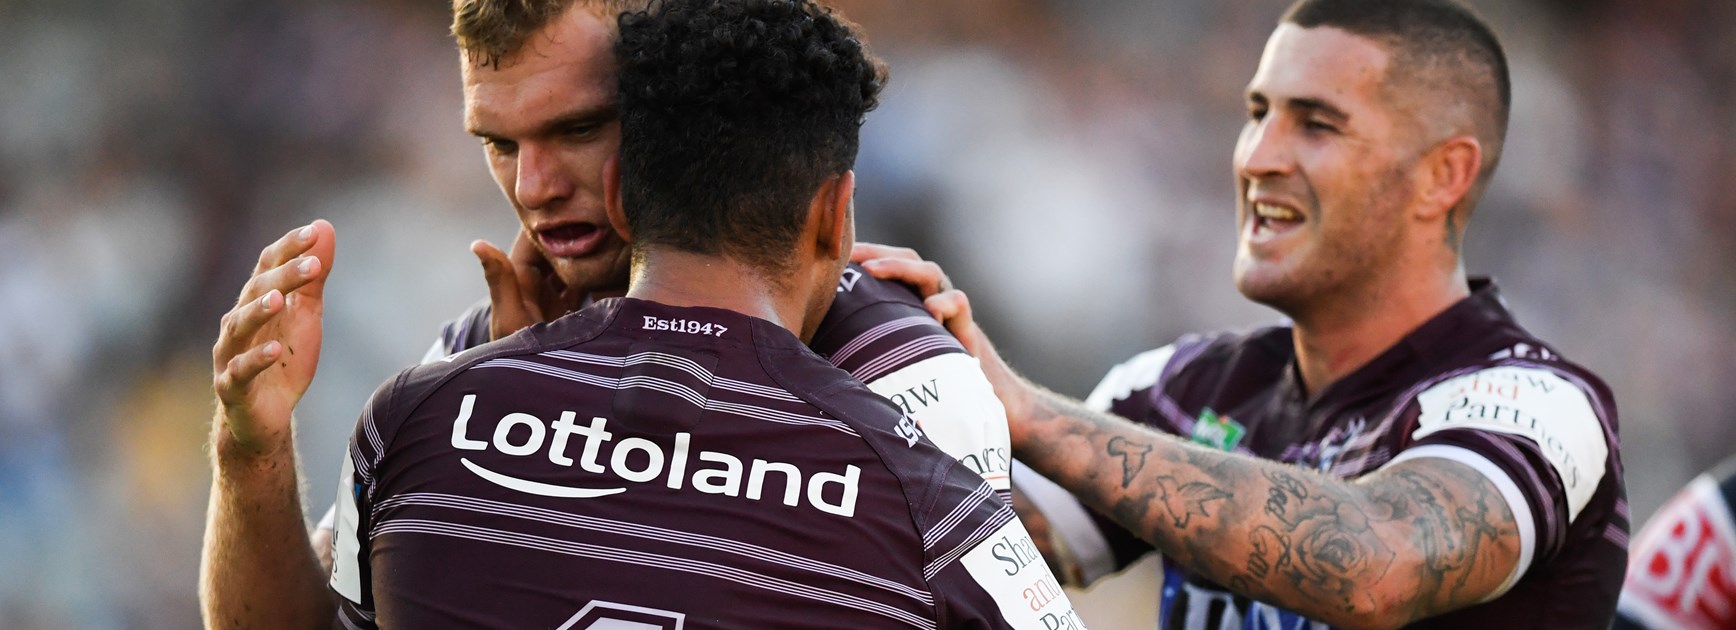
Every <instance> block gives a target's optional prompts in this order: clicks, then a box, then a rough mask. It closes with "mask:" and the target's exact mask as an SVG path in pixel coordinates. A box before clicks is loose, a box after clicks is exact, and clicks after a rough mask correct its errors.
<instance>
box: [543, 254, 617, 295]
mask: <svg viewBox="0 0 1736 630" xmlns="http://www.w3.org/2000/svg"><path fill="white" fill-rule="evenodd" d="M552 263H553V265H552V266H553V267H554V271H555V276H557V277H559V278H560V280H561V282H563V283H565V284H566V286H567V291H568V292H577V293H578V294H583V295H589V294H594V293H603V294H617V295H618V294H621V293H625V292H626V290H627V271H628V265H627V256H626V255H625V253H624V252H621V251H613V250H610V251H604V252H597V253H595V254H592V255H589V256H581V257H577V258H555V259H553V260H552Z"/></svg>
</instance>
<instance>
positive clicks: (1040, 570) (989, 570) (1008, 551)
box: [961, 518, 1085, 630]
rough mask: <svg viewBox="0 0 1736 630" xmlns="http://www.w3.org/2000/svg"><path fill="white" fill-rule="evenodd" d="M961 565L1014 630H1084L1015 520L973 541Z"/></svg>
mask: <svg viewBox="0 0 1736 630" xmlns="http://www.w3.org/2000/svg"><path fill="white" fill-rule="evenodd" d="M961 562H962V563H963V564H964V568H965V570H966V571H969V572H970V575H971V577H972V578H973V579H975V580H976V582H977V585H978V586H981V587H982V589H983V591H984V592H987V593H988V594H989V597H990V598H993V599H994V600H995V605H996V606H999V607H1000V609H1001V617H1002V618H1003V619H1005V620H1006V622H1007V625H1008V626H1009V627H1011V628H1013V629H1014V630H1064V629H1082V628H1084V627H1085V623H1084V622H1083V621H1080V619H1079V615H1078V613H1075V612H1073V602H1072V601H1069V600H1068V599H1067V593H1066V592H1065V591H1063V590H1061V583H1060V582H1059V581H1057V580H1056V579H1055V574H1054V573H1051V572H1050V571H1049V565H1048V563H1046V562H1043V556H1042V554H1040V553H1038V552H1037V544H1036V542H1034V541H1032V540H1031V534H1030V533H1029V532H1026V531H1025V525H1024V524H1023V523H1020V522H1019V519H1016V518H1015V519H1013V520H1011V521H1008V522H1007V524H1006V525H1002V526H1001V528H1000V530H999V531H996V532H995V533H994V534H993V535H990V536H989V537H988V538H987V539H985V540H983V541H982V542H980V543H977V546H976V548H975V549H972V550H970V553H967V554H965V555H964V557H963V558H962V559H961Z"/></svg>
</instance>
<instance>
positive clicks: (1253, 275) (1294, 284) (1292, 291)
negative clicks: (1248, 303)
mask: <svg viewBox="0 0 1736 630" xmlns="http://www.w3.org/2000/svg"><path fill="white" fill-rule="evenodd" d="M1288 267H1289V265H1285V264H1283V263H1282V262H1280V261H1270V260H1267V261H1262V260H1254V259H1252V258H1251V257H1248V256H1246V255H1241V256H1237V257H1236V265H1235V283H1236V290H1237V291H1239V292H1241V294H1242V296H1243V297H1246V298H1248V299H1249V300H1252V301H1254V302H1257V303H1260V304H1265V305H1267V306H1272V307H1277V308H1280V309H1281V308H1282V305H1284V304H1287V303H1289V302H1291V301H1292V300H1293V298H1294V296H1295V295H1296V294H1298V293H1299V292H1300V290H1301V287H1300V286H1299V284H1300V283H1299V282H1298V281H1297V278H1296V276H1297V274H1296V273H1295V270H1294V269H1290V268H1288Z"/></svg>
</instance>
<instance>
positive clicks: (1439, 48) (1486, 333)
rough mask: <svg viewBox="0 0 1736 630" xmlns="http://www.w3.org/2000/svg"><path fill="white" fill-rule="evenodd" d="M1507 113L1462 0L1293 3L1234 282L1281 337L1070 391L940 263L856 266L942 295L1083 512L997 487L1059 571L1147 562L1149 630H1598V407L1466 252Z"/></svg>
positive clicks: (1254, 142) (1173, 356)
mask: <svg viewBox="0 0 1736 630" xmlns="http://www.w3.org/2000/svg"><path fill="white" fill-rule="evenodd" d="M1508 103H1509V86H1508V75H1507V66H1506V62H1505V60H1504V56H1503V53H1502V50H1501V47H1500V45H1499V44H1498V43H1497V41H1496V39H1495V36H1494V35H1493V34H1492V33H1491V32H1490V30H1489V29H1488V27H1486V26H1485V25H1484V24H1483V23H1482V22H1481V21H1480V20H1479V19H1478V18H1476V17H1475V16H1474V15H1473V14H1472V13H1470V12H1469V11H1468V10H1466V9H1465V8H1463V7H1462V6H1460V5H1458V4H1456V3H1453V2H1450V1H1447V0H1302V1H1300V2H1297V3H1296V4H1294V5H1292V7H1291V8H1290V10H1289V12H1288V13H1286V14H1285V15H1284V17H1283V19H1282V20H1281V22H1280V23H1279V25H1278V27H1277V29H1276V30H1275V31H1274V32H1273V33H1272V36H1271V38H1270V40H1269V41H1268V42H1267V45H1266V50H1265V54H1264V56H1263V57H1262V58H1261V60H1260V65H1259V68H1258V70H1257V71H1256V72H1255V74H1254V77H1253V80H1252V81H1251V82H1250V83H1249V85H1248V90H1247V109H1248V120H1247V123H1246V125H1245V126H1244V127H1243V129H1242V133H1241V136H1240V138H1239V139H1238V141H1237V144H1236V150H1235V157H1234V167H1235V175H1236V182H1237V188H1236V193H1237V199H1236V202H1237V204H1236V207H1237V214H1236V218H1237V222H1236V225H1237V227H1238V228H1239V231H1238V248H1237V253H1236V262H1235V267H1234V278H1235V282H1236V286H1237V288H1238V289H1239V290H1241V292H1242V293H1243V294H1244V295H1246V296H1247V297H1248V298H1249V299H1252V300H1254V301H1256V302H1260V303H1262V304H1266V305H1269V306H1272V307H1274V308H1276V309H1277V310H1279V311H1281V312H1283V313H1284V314H1285V315H1286V316H1288V318H1289V321H1288V322H1286V323H1284V324H1282V325H1278V326H1273V327H1269V328H1263V329H1259V330H1254V331H1250V332H1240V333H1219V334H1208V335H1197V336H1187V337H1183V338H1182V339H1180V340H1178V341H1176V342H1175V343H1174V344H1171V345H1169V346H1166V347H1163V348H1161V349H1158V350H1153V351H1150V352H1146V353H1144V354H1140V355H1138V356H1137V357H1134V358H1133V359H1132V360H1131V361H1128V362H1127V363H1124V364H1122V365H1120V366H1119V367H1116V368H1115V369H1114V370H1112V371H1111V372H1110V373H1109V375H1108V376H1107V377H1106V378H1105V379H1104V380H1103V382H1102V384H1101V385H1100V386H1099V387H1098V388H1097V390H1096V391H1095V392H1094V393H1092V394H1091V396H1090V398H1089V399H1088V400H1086V401H1084V402H1083V403H1080V402H1076V401H1072V400H1069V399H1067V398H1065V397H1062V396H1059V395H1056V394H1053V393H1050V392H1048V391H1046V390H1044V389H1042V388H1041V387H1039V386H1037V385H1034V384H1032V383H1030V382H1029V381H1026V380H1023V379H1022V378H1019V377H1017V376H1015V375H1013V374H1012V372H1011V371H1009V370H1008V369H1007V368H1006V366H1005V364H1004V363H1001V362H1000V361H999V360H998V359H997V358H996V356H995V354H994V351H993V347H992V346H991V345H990V344H989V342H988V340H987V339H986V338H984V337H983V336H982V333H981V330H980V329H978V328H977V327H976V326H975V324H973V323H972V322H971V319H970V317H969V309H968V304H967V303H966V302H965V300H964V297H963V294H961V293H957V292H946V291H944V289H945V288H946V283H945V282H944V276H942V275H941V273H940V271H939V270H938V268H935V267H934V266H933V265H932V264H930V263H925V262H922V261H920V260H919V259H915V256H914V254H913V253H911V252H908V251H899V250H891V249H886V248H876V247H861V248H858V249H859V250H860V251H859V256H858V257H859V258H881V260H878V261H870V263H869V264H868V268H869V270H870V271H871V272H873V273H875V274H879V275H885V276H888V277H893V276H896V277H902V278H905V279H907V280H911V281H913V282H916V283H919V284H922V285H923V286H924V287H925V292H927V293H930V294H934V295H933V296H932V297H930V298H928V302H929V306H930V307H931V308H932V309H933V310H935V311H936V312H937V313H938V314H941V315H944V316H948V317H950V319H949V326H950V327H951V328H952V329H953V330H954V332H956V333H958V334H959V337H960V339H961V340H962V341H964V342H965V346H966V347H967V348H970V349H971V350H972V351H973V352H974V353H976V354H978V355H979V356H981V357H982V358H983V359H984V360H983V363H984V366H985V370H986V371H987V372H988V373H989V376H990V380H991V381H992V382H994V384H995V389H996V391H997V392H998V393H999V394H1000V396H1001V399H1002V401H1003V402H1004V403H1005V404H1006V406H1007V415H1008V419H1009V421H1010V422H1011V423H1012V437H1013V445H1014V452H1015V454H1016V455H1017V456H1018V457H1019V458H1020V461H1022V462H1025V463H1026V464H1028V465H1029V466H1030V468H1031V469H1033V470H1035V471H1037V472H1039V473H1042V474H1043V475H1046V476H1048V477H1049V478H1051V479H1053V480H1054V481H1055V482H1056V483H1058V484H1059V486H1060V488H1064V489H1065V490H1066V491H1068V492H1070V493H1071V494H1072V495H1073V496H1074V497H1077V499H1078V500H1077V502H1075V500H1074V499H1073V498H1071V497H1069V496H1068V493H1067V492H1051V493H1045V492H1040V491H1037V490H1035V489H1033V488H1030V487H1026V484H1025V483H1024V481H1022V480H1019V479H1017V478H1016V479H1015V481H1016V482H1017V483H1018V485H1020V487H1021V490H1023V491H1025V492H1026V493H1027V495H1028V496H1029V497H1030V498H1031V499H1032V501H1033V503H1035V504H1036V505H1037V506H1039V507H1040V508H1041V509H1042V510H1043V513H1044V515H1045V516H1046V517H1047V519H1046V520H1047V521H1048V522H1049V523H1050V524H1051V525H1052V527H1053V530H1054V532H1055V534H1056V535H1055V536H1053V538H1054V539H1055V542H1056V544H1058V545H1060V546H1062V547H1064V550H1065V552H1066V553H1062V554H1059V555H1061V556H1063V557H1067V558H1071V559H1072V560H1073V562H1074V563H1075V564H1076V565H1077V567H1076V570H1075V571H1070V572H1072V573H1074V574H1075V575H1078V574H1083V577H1084V578H1085V579H1086V580H1090V579H1095V578H1096V577H1098V576H1101V575H1103V574H1106V573H1108V572H1111V571H1114V570H1116V569H1118V568H1120V567H1123V566H1125V565H1126V564H1128V563H1129V562H1130V561H1131V560H1132V559H1134V558H1136V557H1138V556H1139V555H1142V554H1144V553H1146V552H1149V551H1151V550H1152V549H1156V550H1158V551H1159V552H1161V553H1162V554H1163V560H1164V566H1165V580H1164V585H1163V593H1162V603H1161V615H1162V623H1163V626H1164V627H1165V628H1173V629H1183V630H1219V629H1224V628H1298V627H1320V626H1322V625H1327V624H1330V625H1332V626H1340V627H1356V628H1365V627H1366V628H1375V627H1397V626H1407V625H1411V626H1415V627H1451V628H1605V627H1608V625H1609V623H1610V618H1611V615H1612V613H1613V610H1614V607H1615V601H1616V594H1617V592H1618V590H1619V589H1620V587H1621V581H1622V571H1623V567H1624V564H1625V560H1626V554H1627V540H1628V522H1627V518H1628V516H1627V507H1626V503H1625V500H1624V492H1623V485H1622V465H1621V459H1620V456H1619V454H1618V449H1617V446H1618V441H1617V437H1616V436H1617V433H1616V409H1615V403H1614V401H1613V399H1612V397H1611V394H1610V391H1609V389H1608V388H1607V387H1606V386H1605V385H1604V384H1603V383H1602V382H1601V381H1599V379H1598V378H1597V377H1596V375H1594V374H1592V373H1591V372H1589V371H1588V370H1586V369H1585V368H1583V367H1581V366H1579V365H1576V364H1574V363H1572V362H1570V361H1568V360H1567V359H1565V358H1563V357H1562V356H1561V355H1560V354H1558V353H1557V352H1556V351H1555V350H1554V349H1553V348H1552V347H1550V346H1549V345H1548V344H1546V343H1544V342H1543V341H1541V340H1539V339H1537V338H1536V337H1535V336H1533V335H1532V334H1531V333H1529V332H1527V331H1526V330H1525V329H1524V328H1522V327H1521V326H1520V325H1519V324H1518V322H1516V321H1514V319H1513V316H1512V315H1511V314H1510V313H1509V312H1508V310H1507V308H1506V305H1505V304H1504V302H1503V301H1502V298H1501V297H1500V296H1499V294H1498V293H1497V292H1496V289H1495V286H1494V284H1493V283H1491V282H1489V281H1488V280H1486V279H1470V278H1467V276H1466V274H1465V271H1464V265H1463V261H1462V258H1461V256H1460V242H1461V239H1462V238H1463V236H1464V230H1465V226H1466V222H1467V221H1468V220H1469V219H1470V218H1471V215H1472V210H1473V208H1474V207H1475V206H1476V203H1477V200H1478V198H1479V196H1480V195H1481V194H1482V192H1483V191H1484V189H1485V188H1486V186H1487V184H1488V182H1489V178H1490V176H1491V175H1492V174H1493V172H1494V169H1495V165H1496V162H1498V159H1499V156H1500V153H1501V144H1502V140H1503V136H1504V134H1505V128H1506V124H1507V112H1508ZM1110 414H1113V415H1110ZM1129 420H1131V421H1132V422H1129ZM1016 474H1017V473H1016ZM1080 503H1083V504H1084V506H1088V507H1089V508H1090V509H1091V510H1095V511H1096V512H1095V513H1089V512H1087V511H1086V510H1085V509H1083V508H1081V507H1080V505H1079V504H1080ZM1111 521H1112V522H1113V524H1112V523H1111ZM1031 522H1033V523H1034V522H1036V521H1035V520H1033V521H1031ZM1123 527H1125V531H1124V530H1123V529H1122V528H1123ZM1129 532H1131V534H1129ZM1039 535H1041V534H1039Z"/></svg>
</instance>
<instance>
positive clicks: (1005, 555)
mask: <svg viewBox="0 0 1736 630" xmlns="http://www.w3.org/2000/svg"><path fill="white" fill-rule="evenodd" d="M952 470H953V471H954V475H953V476H954V480H955V482H954V483H948V484H943V485H942V486H940V488H941V490H940V492H938V493H937V495H938V496H936V497H935V498H934V499H933V500H931V501H929V502H928V506H929V507H928V509H927V510H926V512H925V514H924V515H923V517H922V518H921V519H919V522H921V523H922V541H923V547H924V550H925V555H926V559H927V565H926V566H925V567H924V570H923V574H924V576H925V577H926V578H927V579H928V581H929V587H930V589H931V590H932V591H933V592H934V595H935V605H936V607H937V609H938V616H939V619H938V621H939V625H940V627H942V628H1010V629H1013V630H1048V629H1052V628H1083V627H1084V623H1083V622H1082V621H1080V619H1079V616H1078V614H1077V613H1075V612H1074V611H1073V603H1072V602H1071V601H1069V600H1068V599H1067V594H1066V593H1065V592H1064V591H1063V590H1062V589H1061V583H1060V581H1058V580H1056V579H1055V575H1054V574H1053V573H1051V572H1050V571H1049V565H1048V563H1046V562H1044V561H1043V557H1042V555H1041V554H1039V553H1038V551H1037V546H1036V543H1035V542H1033V541H1032V540H1031V535H1030V533H1029V532H1027V531H1025V527H1024V525H1023V524H1022V523H1020V522H1019V519H1018V518H1017V517H1016V516H1015V515H1014V514H1013V509H1012V506H1011V505H1009V504H1008V503H1007V502H1006V501H1004V500H1002V499H1001V498H1000V497H999V496H998V494H997V493H996V492H994V489H993V488H991V487H990V486H989V485H988V484H987V483H985V482H981V481H977V482H975V484H974V485H973V484H970V483H960V482H958V480H966V479H974V476H972V475H968V474H966V473H964V470H966V469H965V468H963V467H962V466H961V465H959V464H954V465H953V467H952Z"/></svg>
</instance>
